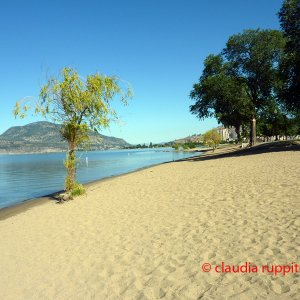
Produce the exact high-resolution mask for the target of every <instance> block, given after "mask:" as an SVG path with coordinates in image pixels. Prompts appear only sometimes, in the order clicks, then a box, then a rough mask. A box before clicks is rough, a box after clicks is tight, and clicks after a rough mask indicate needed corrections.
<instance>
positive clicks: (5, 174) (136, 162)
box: [0, 148, 199, 208]
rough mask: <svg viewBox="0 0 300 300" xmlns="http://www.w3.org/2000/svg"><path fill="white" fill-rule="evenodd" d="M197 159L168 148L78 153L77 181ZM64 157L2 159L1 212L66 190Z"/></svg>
mask: <svg viewBox="0 0 300 300" xmlns="http://www.w3.org/2000/svg"><path fill="white" fill-rule="evenodd" d="M194 155H199V153H184V152H173V151H172V150H171V149H166V148H164V149H136V150H112V151H93V152H88V153H87V154H86V153H80V152H79V153H78V155H77V157H78V158H80V161H79V163H78V167H77V179H78V181H79V182H81V183H87V182H90V181H93V180H97V179H101V178H105V177H109V176H113V175H119V174H124V173H127V172H130V171H133V170H136V169H139V168H142V167H146V166H150V165H154V164H158V163H162V162H167V161H172V160H177V159H181V158H186V157H191V156H194ZM65 156H66V154H65V153H45V154H22V155H0V208H3V207H7V206H11V205H13V204H16V203H19V202H22V201H24V200H27V199H32V198H36V197H41V196H44V195H47V194H51V193H54V192H56V191H59V190H63V188H64V178H65V176H66V170H65V168H64V165H63V161H64V160H65ZM86 157H87V158H88V161H87V160H86Z"/></svg>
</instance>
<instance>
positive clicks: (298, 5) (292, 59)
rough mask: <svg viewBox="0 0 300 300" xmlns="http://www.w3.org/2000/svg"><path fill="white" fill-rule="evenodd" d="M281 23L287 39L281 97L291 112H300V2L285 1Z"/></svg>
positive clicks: (297, 0)
mask: <svg viewBox="0 0 300 300" xmlns="http://www.w3.org/2000/svg"><path fill="white" fill-rule="evenodd" d="M278 15H279V21H280V25H281V28H282V30H283V33H284V36H285V37H286V39H287V42H286V47H285V54H286V55H285V57H284V59H283V60H282V63H281V69H282V73H281V75H282V78H283V81H284V82H283V85H282V89H281V97H282V99H283V101H284V102H285V104H286V106H287V108H288V109H289V110H290V111H291V112H298V113H299V111H300V0H285V1H284V2H283V5H282V8H281V10H280V11H279V14H278Z"/></svg>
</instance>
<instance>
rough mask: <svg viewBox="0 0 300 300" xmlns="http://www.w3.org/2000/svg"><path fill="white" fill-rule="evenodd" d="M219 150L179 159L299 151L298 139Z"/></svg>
mask: <svg viewBox="0 0 300 300" xmlns="http://www.w3.org/2000/svg"><path fill="white" fill-rule="evenodd" d="M220 151H221V152H218V153H213V152H212V151H211V150H205V151H203V153H204V154H203V155H199V156H196V157H190V158H186V159H183V160H181V161H190V162H195V161H203V160H210V159H219V158H226V157H239V156H247V155H256V154H263V153H271V152H286V151H300V142H299V141H278V142H271V143H263V144H260V145H256V146H254V147H250V148H244V149H238V148H237V147H230V148H225V149H223V150H221V149H220Z"/></svg>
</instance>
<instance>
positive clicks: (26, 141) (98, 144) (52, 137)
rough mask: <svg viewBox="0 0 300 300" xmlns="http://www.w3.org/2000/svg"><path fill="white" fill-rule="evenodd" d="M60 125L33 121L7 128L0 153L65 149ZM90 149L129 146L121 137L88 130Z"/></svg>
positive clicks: (0, 136)
mask: <svg viewBox="0 0 300 300" xmlns="http://www.w3.org/2000/svg"><path fill="white" fill-rule="evenodd" d="M60 127H61V125H57V124H54V123H51V122H45V121H42V122H35V123H30V124H28V125H25V126H15V127H11V128H9V129H8V130H7V131H5V132H4V133H3V134H2V135H0V153H31V152H32V153H34V152H56V151H65V150H66V149H67V148H68V145H67V143H66V142H65V141H62V139H61V137H60V133H59V129H60ZM90 138H91V147H90V148H91V150H104V149H120V148H123V147H128V146H130V144H129V143H127V142H126V141H124V140H123V139H119V138H115V137H110V136H105V135H102V134H99V133H96V132H94V131H90Z"/></svg>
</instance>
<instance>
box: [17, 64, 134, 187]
mask: <svg viewBox="0 0 300 300" xmlns="http://www.w3.org/2000/svg"><path fill="white" fill-rule="evenodd" d="M115 96H119V98H120V100H121V101H122V102H123V103H124V104H127V99H128V98H129V97H130V96H131V90H130V88H129V87H128V85H127V84H126V85H125V86H124V88H122V87H121V81H120V80H119V79H118V78H117V77H109V76H105V75H100V74H98V73H97V74H94V75H89V76H87V77H86V79H82V78H81V77H80V76H79V75H78V73H77V71H76V70H74V69H72V68H64V69H63V70H62V73H61V77H60V78H58V79H57V78H55V77H52V78H50V79H49V80H48V82H47V83H46V84H45V85H44V86H43V87H42V88H41V91H40V96H39V99H38V100H37V101H36V103H35V107H34V108H35V113H37V114H41V115H42V116H44V117H49V118H50V119H51V120H52V121H54V122H56V123H59V124H61V125H62V127H61V136H62V138H63V139H65V140H66V141H67V142H68V146H69V147H68V152H67V158H66V161H65V167H66V169H67V177H66V180H65V189H66V191H67V192H68V193H73V192H74V191H75V189H76V188H78V183H77V182H76V150H77V149H78V146H79V145H81V144H83V143H86V142H88V141H89V134H88V133H89V130H91V129H92V130H96V131H97V130H101V129H102V128H105V127H108V126H109V123H110V121H111V120H113V118H117V114H116V112H115V111H114V109H113V108H112V106H111V102H112V100H113V99H114V98H115ZM28 109H29V106H28V105H26V103H25V102H22V101H19V102H17V103H16V105H15V109H14V115H15V116H19V117H24V116H25V113H26V111H27V110H28Z"/></svg>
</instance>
